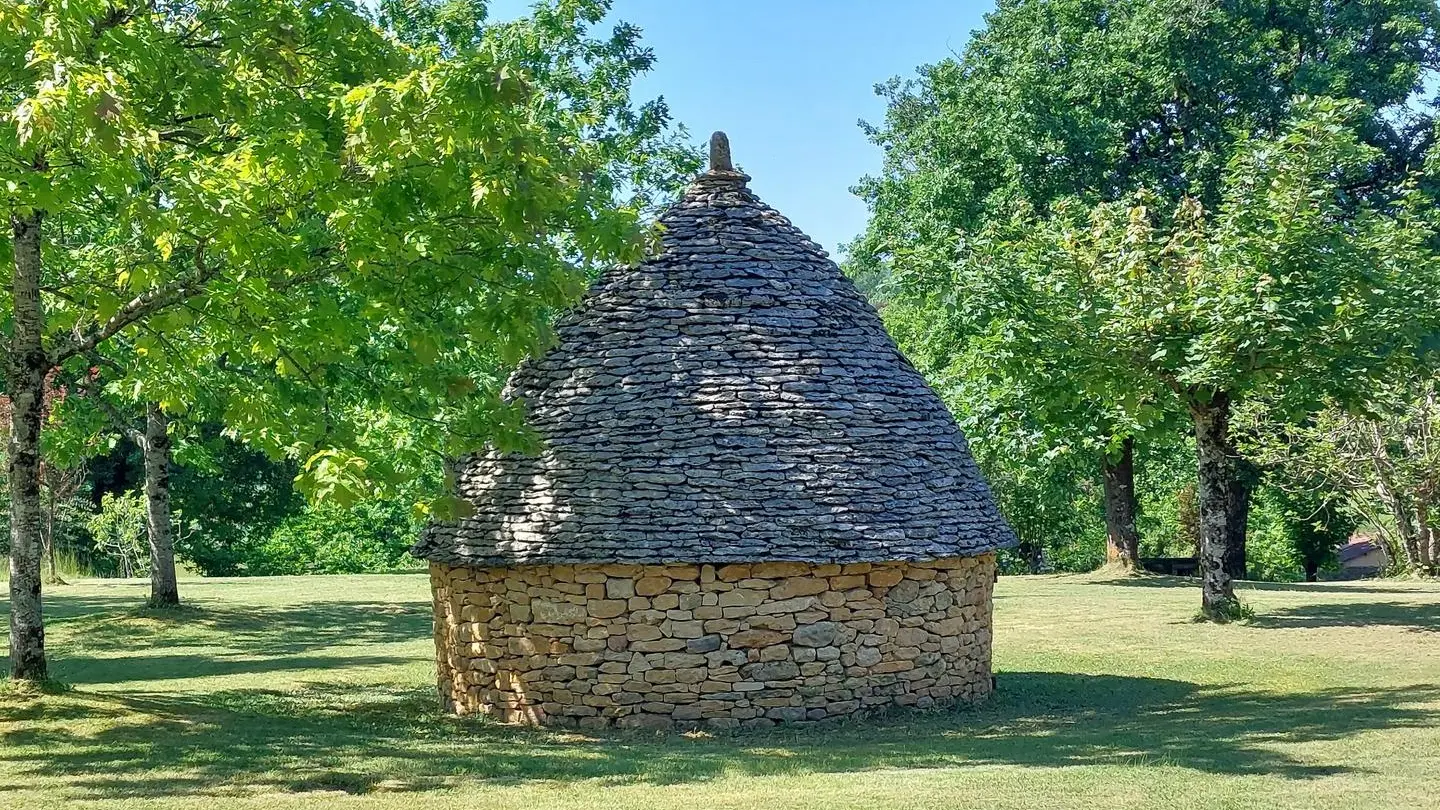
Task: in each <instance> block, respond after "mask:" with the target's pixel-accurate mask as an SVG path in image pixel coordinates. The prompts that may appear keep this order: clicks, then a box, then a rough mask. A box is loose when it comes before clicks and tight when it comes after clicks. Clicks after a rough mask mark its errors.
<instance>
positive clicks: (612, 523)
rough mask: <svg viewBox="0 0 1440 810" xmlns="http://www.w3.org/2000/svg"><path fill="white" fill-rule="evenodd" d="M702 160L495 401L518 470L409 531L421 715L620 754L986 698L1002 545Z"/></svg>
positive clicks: (805, 266) (907, 374)
mask: <svg viewBox="0 0 1440 810" xmlns="http://www.w3.org/2000/svg"><path fill="white" fill-rule="evenodd" d="M748 180H749V178H748V177H746V176H745V175H744V174H741V173H739V172H737V171H735V170H734V169H733V167H732V166H731V165H730V163H729V149H728V145H727V144H726V143H725V141H724V138H723V136H721V135H719V134H718V133H717V136H716V138H715V139H712V168H711V171H710V172H708V173H706V174H704V175H702V176H701V177H700V178H699V179H697V180H696V182H695V183H694V184H693V185H692V186H691V187H690V189H689V190H687V192H686V194H685V195H684V197H683V198H682V199H681V201H680V202H679V203H678V204H677V205H676V206H675V207H674V208H672V209H671V210H670V211H669V212H667V213H666V214H665V215H664V216H662V217H661V225H662V226H663V227H664V229H665V232H664V237H663V239H664V249H663V250H662V251H661V252H660V254H659V255H657V256H655V257H654V258H652V259H650V260H648V261H646V262H644V263H642V264H640V265H638V266H636V267H629V268H619V269H617V270H615V271H613V272H611V273H609V274H607V275H606V276H605V277H603V278H602V279H600V280H599V282H597V284H596V285H595V286H594V287H593V288H592V289H591V291H590V292H589V293H588V294H587V296H586V297H585V299H584V300H583V301H582V302H581V303H580V305H579V306H578V307H577V308H576V309H575V310H574V311H573V312H571V313H569V314H568V315H566V316H565V317H564V318H563V319H562V320H561V321H560V323H559V324H558V326H557V336H558V342H557V345H556V346H555V347H554V348H553V349H552V350H550V351H549V352H547V353H545V354H544V355H543V356H541V357H539V358H537V359H536V360H534V361H533V362H530V363H527V364H525V365H523V366H522V367H521V368H520V369H519V370H518V371H517V372H516V373H515V375H514V376H513V377H512V378H511V382H510V386H509V388H508V389H507V395H508V396H510V397H513V398H516V399H520V400H523V401H524V402H525V404H526V406H527V410H528V415H529V420H530V424H531V425H532V427H533V428H534V430H535V432H536V433H537V434H538V436H539V438H540V444H541V447H540V449H539V452H537V453H535V454H533V455H524V454H515V453H500V452H495V451H489V452H484V453H479V454H476V455H474V456H471V457H469V458H466V459H463V460H462V461H461V464H460V466H459V480H458V491H459V493H460V494H461V495H462V496H463V497H465V498H466V499H468V500H469V501H470V502H471V503H472V504H473V505H474V507H475V513H474V514H473V515H472V516H470V517H467V518H464V519H463V520H460V521H457V522H454V523H437V524H434V525H432V526H430V527H429V528H428V529H427V531H426V533H425V535H424V537H422V539H421V541H420V542H419V543H418V544H417V545H416V548H415V553H416V554H417V555H418V556H420V557H422V558H424V559H427V560H429V561H430V562H431V578H432V583H433V586H434V594H435V642H436V651H437V661H438V670H439V673H438V674H439V685H440V693H441V696H442V699H443V700H444V702H445V704H446V706H447V708H449V709H451V710H453V711H455V712H458V713H461V714H474V713H485V714H491V715H494V716H497V717H500V718H502V719H505V720H508V721H517V722H531V723H555V724H565V725H585V726H604V725H610V724H612V723H613V724H617V725H621V726H632V727H660V726H671V725H676V724H679V725H698V724H706V725H709V726H714V727H731V726H735V725H740V724H749V725H767V724H770V723H774V722H778V721H790V722H808V721H814V720H819V719H824V718H829V717H838V716H846V715H851V714H856V713H860V712H864V711H867V710H870V709H874V708H878V707H882V706H887V705H912V706H932V705H940V704H945V703H949V702H952V701H955V700H964V701H970V700H976V699H979V698H981V697H983V696H985V695H986V694H988V693H989V691H990V688H991V678H990V594H991V583H992V582H993V579H994V575H995V555H994V552H995V550H996V549H998V548H1001V547H1004V546H1006V545H1009V544H1011V543H1013V541H1014V537H1013V534H1012V533H1011V532H1010V529H1009V527H1008V526H1007V525H1006V524H1005V522H1004V520H1003V518H1001V517H1000V514H999V512H998V511H997V510H996V508H995V504H994V501H993V499H992V498H991V496H990V492H989V489H988V487H987V486H986V484H985V481H984V479H983V477H982V476H981V475H980V472H979V470H978V469H977V468H976V467H975V463H974V461H973V459H972V458H971V457H970V453H969V449H968V447H967V445H966V442H965V438H964V436H962V435H961V434H960V431H959V429H958V428H957V427H956V425H955V423H954V420H953V419H952V418H951V416H950V414H949V413H948V411H947V410H946V409H945V407H944V405H943V404H942V403H941V402H940V400H939V398H938V397H936V396H935V394H934V392H932V391H931V390H930V389H929V388H928V387H927V386H926V385H925V382H924V380H923V379H922V378H921V377H920V375H919V374H918V373H916V371H915V370H914V369H913V368H912V367H911V366H910V365H909V363H908V362H906V361H905V359H904V357H903V356H901V354H900V352H899V351H898V349H896V347H895V345H894V343H893V342H892V341H891V340H890V338H889V337H888V335H886V333H885V330H884V328H883V326H882V325H881V323H880V319H879V317H878V316H877V315H876V313H875V312H874V310H873V309H872V308H871V307H870V305H869V304H868V303H867V302H866V301H865V299H864V297H863V296H862V295H861V294H860V293H859V292H858V291H856V289H855V288H854V286H853V285H852V284H851V283H850V282H849V281H848V280H847V279H845V277H844V276H843V275H842V274H841V273H840V271H839V269H838V268H837V267H836V266H835V264H834V263H833V262H831V261H830V260H829V259H828V258H827V257H826V256H825V254H824V252H823V251H822V250H820V249H819V248H818V247H817V246H816V245H815V244H814V243H812V242H811V241H810V240H809V239H808V238H807V237H805V235H804V234H802V233H800V232H799V231H798V230H797V229H795V228H794V226H792V225H791V224H790V223H789V222H788V221H787V220H785V219H784V218H783V217H781V216H780V215H779V214H777V213H776V212H775V211H774V210H772V209H770V208H768V207H767V206H765V205H764V204H763V203H761V202H760V201H759V200H758V199H756V198H755V196H754V195H753V194H752V193H751V192H750V190H749V188H748V187H747V182H748Z"/></svg>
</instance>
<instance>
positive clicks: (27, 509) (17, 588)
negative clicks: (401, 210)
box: [5, 211, 50, 681]
mask: <svg viewBox="0 0 1440 810" xmlns="http://www.w3.org/2000/svg"><path fill="white" fill-rule="evenodd" d="M42 220H43V215H42V214H41V213H40V212H38V211H37V212H33V213H30V214H27V215H24V216H21V215H11V218H10V227H11V232H12V238H13V251H14V271H13V274H12V275H11V281H10V294H11V298H12V300H13V302H14V309H15V312H14V324H13V327H12V330H11V335H10V346H9V352H8V355H9V357H8V360H9V362H8V363H7V367H6V369H5V386H6V388H7V393H9V395H10V443H9V448H8V451H9V452H8V461H9V472H10V677H11V678H12V679H14V680H16V681H43V680H45V678H46V675H47V673H46V669H45V620H44V615H43V614H42V612H41V604H40V579H41V578H40V544H41V537H40V535H41V509H40V416H41V408H42V407H43V405H44V398H45V375H46V373H48V372H49V370H50V360H49V358H48V357H46V355H45V345H44V342H43V340H42V334H43V332H42V330H43V329H44V318H45V312H44V309H43V304H42V303H41V299H40V223H41V221H42Z"/></svg>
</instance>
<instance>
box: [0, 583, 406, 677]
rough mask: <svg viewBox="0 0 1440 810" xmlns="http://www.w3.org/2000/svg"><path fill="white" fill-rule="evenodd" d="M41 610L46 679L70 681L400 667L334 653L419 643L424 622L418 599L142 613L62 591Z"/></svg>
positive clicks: (3, 659)
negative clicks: (47, 668) (47, 661)
mask: <svg viewBox="0 0 1440 810" xmlns="http://www.w3.org/2000/svg"><path fill="white" fill-rule="evenodd" d="M5 607H6V600H3V599H0V610H3V609H4V608H5ZM45 614H46V621H47V636H48V637H49V641H50V643H49V644H48V647H49V651H48V652H49V658H50V673H51V677H53V678H56V679H57V680H59V681H61V682H64V683H71V684H96V683H115V682H125V681H154V680H162V681H163V680H174V679H183V678H200V677H209V676H214V675H239V674H246V673H260V672H278V671H284V670H304V669H316V668H331V669H333V668H341V667H347V666H367V665H386V664H403V663H408V662H410V661H411V660H413V659H412V658H410V657H398V656H385V655H374V654H366V653H359V654H356V653H353V652H337V649H340V650H343V649H345V648H357V647H372V646H374V645H382V644H394V643H401V642H411V641H415V640H416V639H422V638H425V637H427V636H429V635H430V627H431V620H432V619H431V614H430V607H429V604H428V603H427V602H421V601H411V602H393V603H381V602H369V601H358V602H337V601H325V602H314V603H308V604H293V605H274V606H272V605H250V604H234V603H230V604H213V603H204V602H201V603H198V604H197V603H190V604H187V605H184V606H182V607H180V608H149V607H145V606H143V605H137V604H136V603H135V600H134V599H133V598H129V597H123V596H80V595H75V596H70V595H65V594H60V595H47V596H46V598H45ZM96 640H99V642H98V643H96ZM177 647H178V648H193V650H194V651H193V652H185V653H175V652H172V651H173V650H174V649H175V648H177ZM9 663H10V659H9V649H8V647H6V648H3V649H0V667H3V668H4V670H7V671H8V669H9Z"/></svg>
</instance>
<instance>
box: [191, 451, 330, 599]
mask: <svg viewBox="0 0 1440 810" xmlns="http://www.w3.org/2000/svg"><path fill="white" fill-rule="evenodd" d="M216 433H217V431H216V430H215V429H214V428H206V429H204V430H202V431H201V432H200V433H199V435H197V436H194V437H193V440H192V441H190V442H188V443H187V445H186V447H185V449H184V451H183V452H182V453H181V460H182V463H180V464H178V465H177V466H176V468H175V470H174V473H173V474H172V475H171V487H172V490H173V491H172V495H171V498H172V501H171V502H172V504H173V505H174V508H175V511H176V513H177V517H178V520H177V522H176V527H177V531H176V533H177V536H176V538H175V549H176V552H177V553H178V554H179V555H180V556H181V557H182V558H183V559H184V560H186V561H187V562H189V563H190V564H191V565H193V566H194V567H195V568H196V569H197V570H198V571H200V572H201V573H203V574H206V575H208V576H235V575H238V574H243V573H246V572H247V571H250V570H252V569H253V567H254V563H255V561H256V560H257V559H258V555H259V554H260V549H261V548H263V547H264V546H265V544H266V542H267V540H268V539H269V537H270V535H271V533H272V532H274V531H275V530H276V529H277V528H278V527H279V526H280V525H281V523H282V522H284V521H285V520H286V519H287V518H290V517H293V516H295V515H298V514H301V513H302V510H303V509H304V500H303V498H301V496H300V494H299V493H297V492H296V491H295V487H294V485H293V479H294V477H295V474H296V468H295V465H294V464H293V463H288V462H283V461H279V462H277V461H272V460H270V459H269V458H268V457H266V456H265V454H264V453H261V452H259V451H256V450H252V449H250V448H247V447H245V446H244V445H242V444H240V443H238V442H236V441H234V440H231V439H226V438H224V437H223V436H219V435H216Z"/></svg>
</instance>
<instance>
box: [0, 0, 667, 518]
mask: <svg viewBox="0 0 1440 810" xmlns="http://www.w3.org/2000/svg"><path fill="white" fill-rule="evenodd" d="M607 10H608V4H607V3H605V2H600V1H599V0H597V1H595V2H586V1H583V0H566V2H557V3H554V4H542V5H541V6H539V7H537V9H536V10H535V12H534V14H533V15H532V16H531V17H530V18H528V19H525V20H521V21H516V22H508V23H492V22H488V21H486V20H485V15H484V4H482V3H479V2H448V3H443V4H431V3H426V2H409V3H388V4H382V7H381V13H380V17H379V19H380V20H381V22H382V24H384V25H388V26H389V27H390V28H391V29H393V33H395V34H396V36H395V37H390V36H387V35H386V31H384V30H382V29H381V28H378V27H376V26H375V25H373V24H372V23H370V22H369V21H367V20H366V19H365V18H364V17H363V16H362V15H360V14H358V13H357V12H356V10H355V9H354V8H352V7H350V6H348V5H346V4H335V3H329V2H318V0H207V2H202V3H198V4H194V5H168V4H165V5H158V6H148V5H147V6H135V7H130V6H120V7H112V6H110V5H108V4H106V3H99V2H95V3H86V2H82V3H71V4H64V5H61V6H53V5H34V6H28V7H18V8H17V9H15V10H14V11H13V12H11V13H9V14H7V15H6V16H5V18H4V25H3V26H0V30H3V35H4V42H3V45H4V52H5V53H6V54H7V55H19V54H27V53H28V54H30V55H31V56H30V57H28V58H27V59H26V60H22V61H21V62H17V63H16V64H14V65H13V66H12V67H13V69H12V70H9V71H7V72H6V74H5V75H6V76H7V77H8V78H7V80H6V82H5V86H4V88H3V90H0V92H4V93H5V94H6V96H7V97H8V98H10V99H11V100H12V101H11V102H10V103H13V107H14V111H13V112H11V113H7V114H6V116H5V121H6V123H8V124H9V125H10V126H9V127H7V128H5V129H4V132H6V133H8V134H3V133H0V153H3V154H4V155H5V156H6V157H7V160H6V166H7V168H6V169H5V170H4V171H5V175H4V177H3V180H4V181H5V182H6V183H7V184H8V188H9V192H8V194H9V196H8V197H7V202H6V205H7V206H8V208H9V209H10V210H12V211H17V212H41V213H42V214H43V217H44V219H43V222H44V223H45V228H46V230H45V239H46V243H45V246H44V247H45V249H44V257H45V265H44V272H45V284H44V288H45V290H46V293H47V295H46V300H45V304H46V306H45V313H46V319H47V322H46V324H45V325H44V328H45V330H46V333H45V343H46V345H47V346H48V348H49V353H50V356H51V359H52V361H54V362H66V361H72V360H74V359H76V358H80V357H81V356H82V355H87V354H89V353H95V352H99V353H102V354H107V355H109V357H110V359H111V360H112V361H113V364H114V368H109V367H106V368H105V371H104V374H105V385H106V389H107V391H108V392H110V393H111V394H112V395H115V396H119V397H122V398H126V399H131V400H132V401H133V400H140V399H141V398H145V399H153V400H157V401H159V402H161V403H162V405H163V406H164V408H165V409H166V410H167V411H168V412H171V413H172V414H178V413H181V412H184V411H186V410H189V409H200V410H201V411H202V414H203V415H204V416H206V417H207V418H210V417H213V418H220V419H222V420H223V421H224V422H225V424H226V425H227V427H228V428H229V429H230V430H232V431H233V432H234V433H235V435H237V436H240V437H243V438H244V439H245V440H246V441H247V442H250V443H251V444H253V445H255V446H257V447H259V448H262V449H264V450H265V451H266V452H268V453H270V454H272V455H274V456H276V457H286V458H290V459H293V460H296V461H298V462H300V463H301V479H300V480H301V483H302V484H303V485H304V486H305V487H306V488H307V489H308V490H310V491H312V492H313V493H315V494H316V495H318V496H321V497H332V498H335V499H340V500H344V499H347V498H349V499H353V498H355V497H359V496H360V495H361V494H362V493H363V492H365V491H367V488H368V486H369V485H370V484H371V483H373V482H381V483H386V482H390V483H393V482H398V481H403V480H408V478H409V477H412V476H410V473H412V472H413V471H414V470H416V469H422V468H423V469H434V468H435V465H436V458H437V456H436V455H435V453H436V451H442V452H447V453H451V452H457V451H462V450H466V449H472V448H474V447H476V446H478V445H479V444H481V443H483V442H485V441H487V440H491V439H501V440H505V439H507V438H509V439H510V440H512V441H513V437H514V435H515V434H516V432H517V429H518V424H519V423H518V414H516V413H515V412H514V411H513V409H507V408H504V407H502V406H501V405H500V404H499V402H498V400H497V399H496V396H495V395H496V393H497V389H498V380H499V379H500V378H501V377H503V375H502V374H500V373H499V370H498V366H499V365H500V364H502V363H509V362H513V361H514V360H516V359H518V358H519V357H521V356H523V355H524V354H526V353H527V352H529V351H532V350H533V349H534V348H536V347H537V346H539V345H541V344H542V343H543V342H544V341H545V339H546V335H547V325H548V319H549V313H550V312H551V311H552V310H553V309H554V308H556V307H558V306H561V305H563V304H565V303H567V302H568V301H570V300H571V299H572V297H573V296H574V295H576V294H577V293H578V291H579V289H580V285H581V283H582V281H583V279H584V277H585V274H586V272H587V269H588V268H591V267H594V266H598V265H607V264H610V263H614V262H618V261H625V260H627V259H630V258H633V257H634V256H636V255H638V251H640V250H641V249H643V248H644V246H645V244H646V241H645V234H644V230H643V228H642V227H641V226H640V213H641V211H642V209H643V208H644V207H645V206H646V205H647V204H649V202H650V201H651V199H652V197H653V195H655V194H656V193H658V191H657V184H659V185H660V186H664V185H665V184H667V183H669V182H671V180H672V176H671V174H670V170H672V169H679V168H681V167H683V166H687V165H689V164H688V163H687V161H688V160H689V159H690V158H691V155H690V152H689V150H688V149H687V148H686V147H684V146H683V145H682V144H681V143H680V142H679V141H677V140H676V139H675V138H674V137H673V136H672V135H671V131H670V128H669V123H668V113H667V112H666V110H665V107H664V105H663V104H661V103H659V102H654V103H650V104H646V105H642V106H639V107H635V106H632V105H631V104H630V101H629V85H630V82H631V80H632V79H633V77H634V76H636V75H637V74H639V73H641V72H644V71H645V70H647V69H648V68H649V66H650V64H651V62H652V61H653V57H652V56H651V54H650V53H649V51H648V50H646V49H644V48H643V47H641V46H640V45H639V43H638V31H636V30H635V29H634V28H633V27H629V26H623V25H622V26H620V27H618V28H617V29H616V31H615V32H614V34H613V35H612V36H610V37H608V38H604V37H601V38H592V37H590V35H589V28H590V27H591V26H592V25H593V24H594V23H596V22H598V21H599V20H600V19H601V17H602V16H603V15H604V14H605V13H606V12H607ZM622 195H628V198H627V200H626V201H623V202H622V201H620V198H621V196H622ZM27 215H28V214H27ZM6 258H7V259H8V258H9V256H8V247H7V256H6ZM142 324H143V326H144V328H143V329H141V328H139V327H140V326H141V325H142ZM397 435H400V436H403V437H405V440H403V441H398V442H397V441H395V439H396V437H397Z"/></svg>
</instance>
